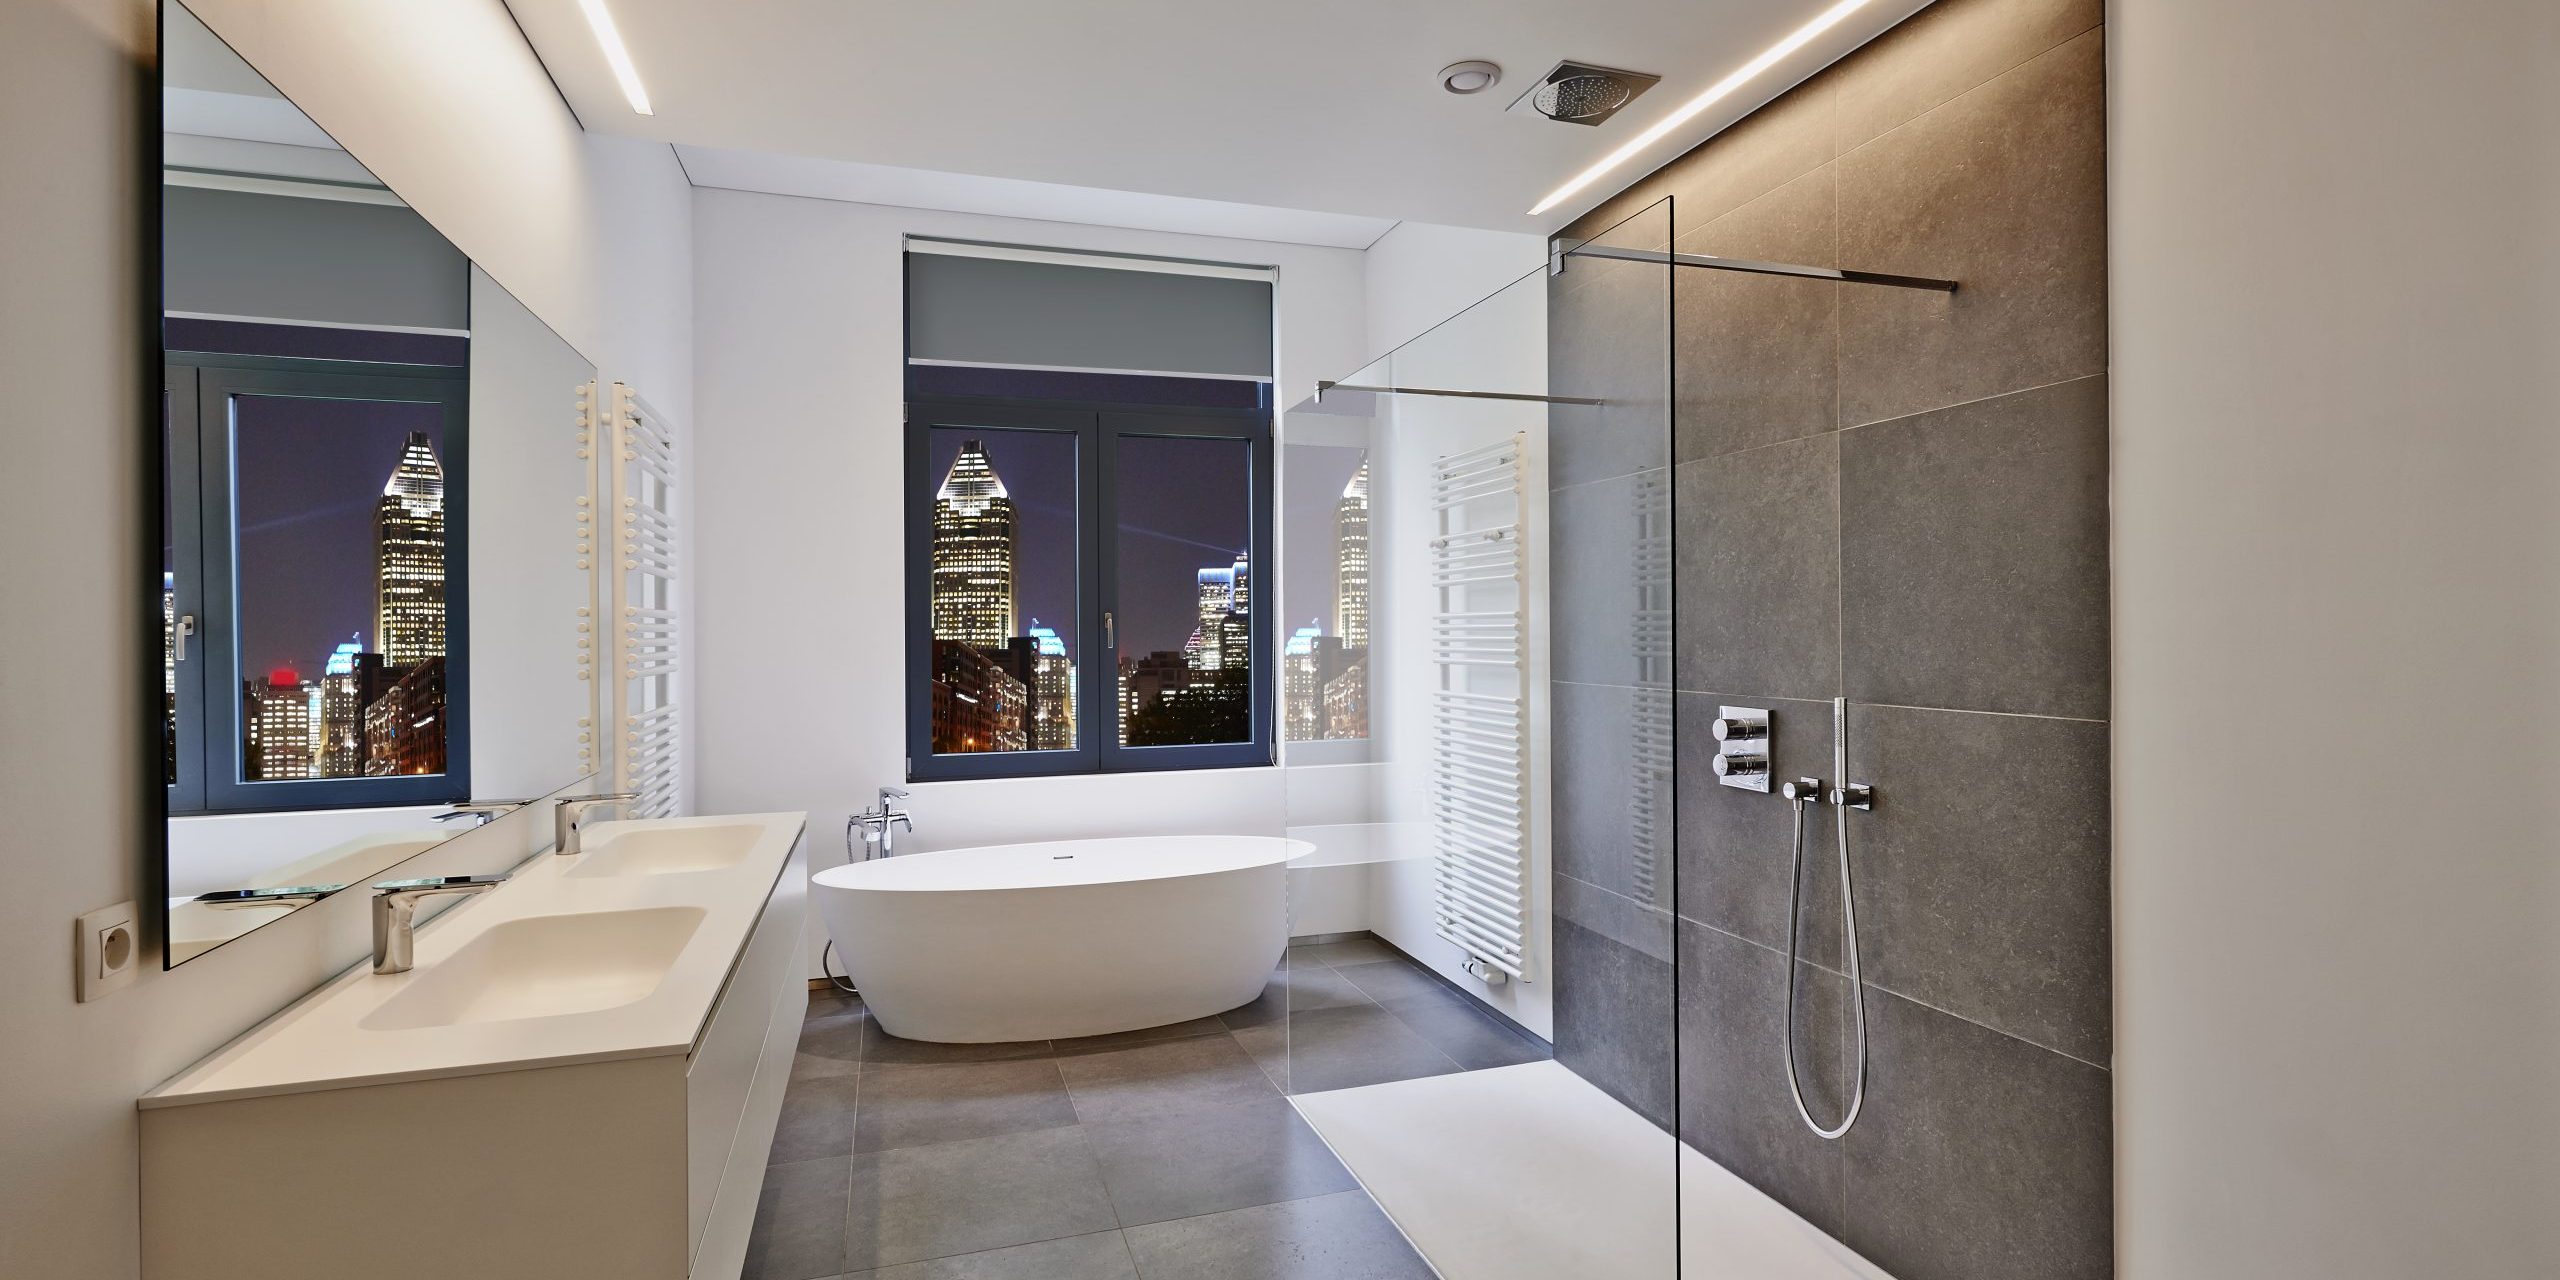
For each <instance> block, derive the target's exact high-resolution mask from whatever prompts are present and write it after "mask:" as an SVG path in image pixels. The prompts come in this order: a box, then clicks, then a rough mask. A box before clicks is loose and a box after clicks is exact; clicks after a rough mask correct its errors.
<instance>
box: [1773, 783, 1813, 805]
mask: <svg viewBox="0 0 2560 1280" xmlns="http://www.w3.org/2000/svg"><path fill="white" fill-rule="evenodd" d="M1778 794H1780V795H1783V796H1785V797H1786V798H1788V799H1789V800H1793V801H1795V802H1796V803H1797V804H1819V803H1821V802H1822V779H1820V778H1798V779H1796V780H1795V781H1793V782H1790V783H1786V784H1784V785H1783V786H1780V787H1779V788H1778Z"/></svg>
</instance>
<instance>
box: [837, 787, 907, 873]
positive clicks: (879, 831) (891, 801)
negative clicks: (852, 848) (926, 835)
mask: <svg viewBox="0 0 2560 1280" xmlns="http://www.w3.org/2000/svg"><path fill="white" fill-rule="evenodd" d="M906 798H907V793H906V790H905V789H904V788H901V787H882V788H880V804H879V806H878V807H877V808H872V809H865V810H863V811H862V812H860V813H857V814H855V815H853V822H852V824H851V825H852V826H854V827H856V828H858V829H860V830H861V832H862V843H863V854H862V856H863V859H864V860H865V861H868V860H870V859H872V858H888V857H894V856H896V854H897V852H898V850H897V838H898V832H899V831H900V830H901V829H903V830H907V831H913V830H915V829H916V824H915V821H914V819H912V818H910V817H908V816H907V811H906V810H904V809H901V808H899V807H898V802H899V801H901V800H904V799H906Z"/></svg>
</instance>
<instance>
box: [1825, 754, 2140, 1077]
mask: <svg viewBox="0 0 2560 1280" xmlns="http://www.w3.org/2000/svg"><path fill="white" fill-rule="evenodd" d="M1849 730H1850V732H1849V744H1850V745H1849V760H1850V767H1851V771H1852V772H1853V773H1854V774H1855V775H1856V776H1857V777H1858V778H1860V779H1861V780H1864V781H1867V782H1870V783H1872V784H1873V785H1874V786H1875V788H1876V790H1877V793H1878V794H1879V795H1882V796H1886V797H1889V799H1888V800H1887V801H1886V802H1885V803H1882V804H1879V805H1877V806H1876V809H1875V811H1874V812H1873V813H1862V814H1856V815H1853V818H1854V821H1853V824H1852V826H1851V828H1850V832H1851V837H1852V840H1853V841H1854V842H1855V843H1854V844H1853V849H1852V852H1853V854H1854V855H1855V856H1856V857H1857V862H1856V864H1855V866H1856V871H1857V875H1858V924H1859V927H1860V928H1862V929H1864V930H1865V931H1866V938H1865V941H1866V944H1867V947H1866V976H1867V980H1868V981H1870V982H1874V983H1876V984H1878V985H1881V986H1885V987H1889V988H1891V989H1892V990H1894V991H1897V992H1900V993H1902V994H1904V995H1907V996H1910V997H1912V998H1913V999H1915V1000H1918V1001H1920V1002H1921V1003H1923V1004H1928V1005H1932V1006H1934V1007H1936V1008H1940V1009H1944V1010H1946V1011H1948V1012H1949V1013H1953V1014H1956V1015H1957V1016H1959V1017H1964V1018H1970V1019H1972V1020H1974V1021H1976V1022H1980V1023H1983V1024H1985V1025H1987V1026H1990V1027H1993V1028H1996V1029H1998V1030H2001V1031H2005V1032H2008V1033H2009V1034H2011V1035H2014V1036H2018V1037H2021V1038H2023V1039H2027V1040H2032V1041H2034V1042H2035V1043H2037V1044H2040V1045H2043V1046H2044V1047H2046V1048H2048V1049H2058V1050H2060V1051H2062V1052H2064V1053H2067V1054H2070V1055H2072V1056H2073V1057H2076V1058H2079V1059H2081V1060H2083V1061H2087V1062H2098V1063H2103V1062H2105V1061H2107V1058H2108V1043H2109V1034H2108V1033H2109V1025H2110V1022H2111V1020H2112V1018H2113V1016H2114V1000H2113V996H2112V985H2111V983H2112V972H2111V960H2112V952H2111V950H2110V948H2109V946H2108V932H2109V923H2110V922H2109V918H2108V891H2109V856H2108V851H2109V839H2110V834H2109V824H2108V784H2109V775H2108V766H2107V726H2106V725H2103V724H2091V723H2086V722H2083V721H2077V720H2044V719H2038V718H2036V717H2033V716H1993V715H1979V714H1975V713H1972V712H1964V711H1916V710H1911V709H1908V708H1902V707H1867V706H1853V707H1851V708H1850V716H1849Z"/></svg>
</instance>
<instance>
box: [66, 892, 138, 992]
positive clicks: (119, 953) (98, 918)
mask: <svg viewBox="0 0 2560 1280" xmlns="http://www.w3.org/2000/svg"><path fill="white" fill-rule="evenodd" d="M140 914H141V913H139V912H137V911H135V910H134V905H133V904H132V903H130V902H119V903H117V904H116V905H114V906H112V907H106V908H103V909H101V910H97V911H92V912H90V913H89V914H87V915H85V916H82V917H80V923H79V925H78V926H77V929H78V933H79V959H78V964H79V970H78V973H77V975H76V981H75V982H74V983H73V984H72V985H73V986H74V988H75V989H76V990H77V991H78V993H79V996H80V1000H81V1002H82V1003H84V1004H85V1003H87V1002H88V1001H91V1000H95V999H97V998H98V997H100V996H102V995H105V994H107V993H108V992H110V991H113V990H115V989H116V988H118V987H122V986H126V985H128V984H130V983H131V982H132V981H133V980H134V977H135V976H136V975H138V974H140V973H141V972H142V935H141V931H140V929H139V928H138V927H137V925H136V921H137V920H138V919H139V917H140Z"/></svg>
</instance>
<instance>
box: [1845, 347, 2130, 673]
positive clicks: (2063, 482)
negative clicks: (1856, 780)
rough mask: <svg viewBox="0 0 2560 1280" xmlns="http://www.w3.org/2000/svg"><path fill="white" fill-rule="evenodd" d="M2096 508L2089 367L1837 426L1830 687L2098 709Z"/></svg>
mask: <svg viewBox="0 0 2560 1280" xmlns="http://www.w3.org/2000/svg"><path fill="white" fill-rule="evenodd" d="M2107 510H2108V508H2107V380H2106V379H2105V378H2103V377H2090V378H2083V379H2080V380H2079V381H2077V382H2067V383H2063V384H2061V385H2058V386H2050V387H2042V388H2038V389H2036V390H2033V391H2022V392H2019V393H2017V394H2015V395H2004V396H2001V397H1999V398H1997V399H1992V400H1982V401H1977V402H1974V403H1971V404H1964V405H1958V406H1956V407H1955V408H1952V409H1943V410H1939V411H1937V412H1934V413H1925V414H1921V415H1919V416H1917V417H1911V418H1905V419H1902V420H1900V421H1897V422H1887V423H1880V424H1878V425H1876V426H1871V427H1861V428H1859V429H1858V430H1855V431H1850V432H1845V433H1843V435H1842V438H1841V445H1840V565H1841V577H1840V584H1841V592H1842V600H1843V603H1844V611H1843V612H1842V614H1841V617H1840V634H1841V655H1842V661H1843V665H1844V667H1845V669H1846V673H1847V688H1846V690H1845V691H1846V692H1847V693H1848V695H1849V696H1850V697H1852V698H1854V699H1857V700H1858V701H1860V702H1882V703H1892V704H1897V705H1902V706H1919V707H1961V708H1964V709H1966V710H1971V711H2007V712H2015V713H2018V714H2022V715H2042V716H2071V717H2076V718H2079V719H2084V720H2099V719H2104V718H2105V717H2106V715H2107V711H2108V631H2107V627H2108V611H2107V584H2108V546H2107Z"/></svg>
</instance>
